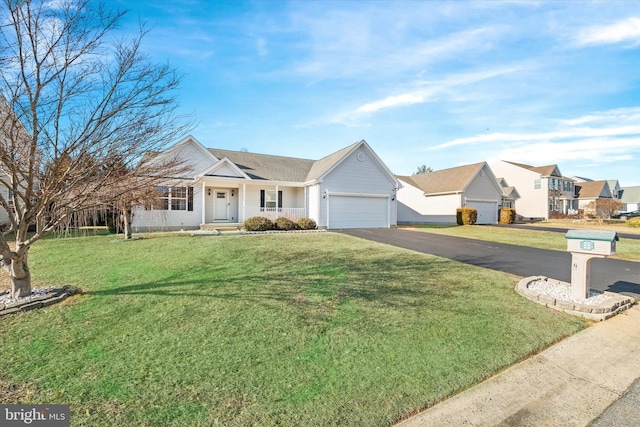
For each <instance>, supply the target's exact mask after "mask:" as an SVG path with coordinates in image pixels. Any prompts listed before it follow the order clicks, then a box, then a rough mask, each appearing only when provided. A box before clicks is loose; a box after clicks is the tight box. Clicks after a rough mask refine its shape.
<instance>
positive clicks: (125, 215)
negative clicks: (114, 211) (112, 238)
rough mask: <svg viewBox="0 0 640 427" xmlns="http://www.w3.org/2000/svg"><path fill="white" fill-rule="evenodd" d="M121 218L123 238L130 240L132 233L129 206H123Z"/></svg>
mask: <svg viewBox="0 0 640 427" xmlns="http://www.w3.org/2000/svg"><path fill="white" fill-rule="evenodd" d="M122 220H123V222H124V239H125V240H131V239H132V238H133V233H132V232H131V207H130V206H125V207H124V208H123V209H122Z"/></svg>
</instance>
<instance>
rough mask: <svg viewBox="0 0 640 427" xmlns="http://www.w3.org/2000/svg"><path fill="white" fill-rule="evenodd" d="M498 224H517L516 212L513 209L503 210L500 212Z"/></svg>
mask: <svg viewBox="0 0 640 427" xmlns="http://www.w3.org/2000/svg"><path fill="white" fill-rule="evenodd" d="M498 216H499V217H500V218H499V219H498V222H499V223H500V224H513V223H514V222H516V210H515V209H513V208H501V209H500V210H499V211H498Z"/></svg>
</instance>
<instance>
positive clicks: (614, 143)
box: [489, 136, 640, 165]
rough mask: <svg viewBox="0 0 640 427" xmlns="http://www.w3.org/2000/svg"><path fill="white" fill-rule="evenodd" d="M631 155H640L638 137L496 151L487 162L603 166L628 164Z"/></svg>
mask: <svg viewBox="0 0 640 427" xmlns="http://www.w3.org/2000/svg"><path fill="white" fill-rule="evenodd" d="M634 152H635V153H636V154H637V153H638V152H640V136H638V137H634V138H628V139H616V138H589V139H581V140H579V141H572V142H565V143H559V142H557V141H540V142H535V143H528V144H518V145H515V146H511V147H509V148H505V149H502V150H498V151H497V152H496V153H495V154H493V155H492V156H491V159H489V162H490V163H492V162H494V161H495V160H509V161H515V162H524V163H526V164H532V165H543V164H554V163H555V164H562V163H566V162H567V161H571V162H586V161H588V162H590V163H591V164H603V163H614V162H619V161H624V160H631V159H633V158H634Z"/></svg>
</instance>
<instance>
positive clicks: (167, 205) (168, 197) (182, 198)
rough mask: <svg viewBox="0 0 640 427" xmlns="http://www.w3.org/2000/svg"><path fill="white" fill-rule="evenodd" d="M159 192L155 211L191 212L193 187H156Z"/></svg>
mask: <svg viewBox="0 0 640 427" xmlns="http://www.w3.org/2000/svg"><path fill="white" fill-rule="evenodd" d="M157 188H158V191H159V192H160V197H159V200H158V202H159V203H158V204H157V205H156V206H155V208H156V209H160V210H165V211H193V187H168V186H159V187H157Z"/></svg>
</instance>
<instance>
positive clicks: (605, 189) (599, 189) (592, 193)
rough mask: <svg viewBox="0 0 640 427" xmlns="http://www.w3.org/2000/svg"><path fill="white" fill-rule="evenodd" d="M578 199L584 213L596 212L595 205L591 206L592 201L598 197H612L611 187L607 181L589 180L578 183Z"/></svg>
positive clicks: (579, 206)
mask: <svg viewBox="0 0 640 427" xmlns="http://www.w3.org/2000/svg"><path fill="white" fill-rule="evenodd" d="M575 186H576V199H577V200H578V209H579V210H582V211H583V212H584V213H590V214H595V213H596V212H595V206H590V205H589V204H590V203H591V202H595V201H596V200H597V199H612V198H613V197H612V195H611V194H612V193H611V189H610V188H609V183H608V182H607V181H604V180H603V181H587V182H578V183H576V185H575Z"/></svg>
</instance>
